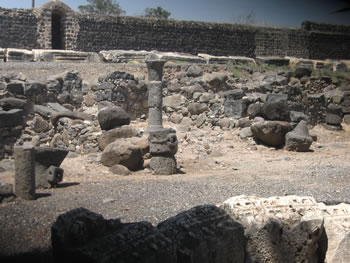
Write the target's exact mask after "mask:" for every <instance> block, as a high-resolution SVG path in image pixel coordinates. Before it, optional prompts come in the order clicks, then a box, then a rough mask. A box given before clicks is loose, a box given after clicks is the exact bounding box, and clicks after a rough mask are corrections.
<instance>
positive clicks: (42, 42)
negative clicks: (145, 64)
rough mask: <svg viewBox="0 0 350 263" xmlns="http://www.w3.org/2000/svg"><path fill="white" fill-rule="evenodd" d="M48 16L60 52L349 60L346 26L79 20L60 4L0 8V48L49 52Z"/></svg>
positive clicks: (90, 17) (89, 17) (349, 34)
mask: <svg viewBox="0 0 350 263" xmlns="http://www.w3.org/2000/svg"><path fill="white" fill-rule="evenodd" d="M52 13H55V14H59V15H60V16H61V19H62V21H61V23H62V25H61V26H62V31H63V36H62V43H63V45H62V46H63V47H64V48H65V49H72V50H79V51H94V52H98V51H101V50H115V49H124V50H159V51H169V52H184V53H190V54H195V55H196V54H198V53H207V54H211V55H216V56H246V57H253V58H254V57H257V56H280V57H284V56H293V57H299V58H310V59H350V26H343V25H328V24H320V23H313V22H304V23H303V24H302V27H301V28H300V29H289V28H272V27H258V26H248V25H237V24H219V23H204V22H193V21H176V20H157V19H145V18H140V17H111V16H102V15H92V14H89V15H83V14H79V13H75V12H74V11H73V10H71V9H70V8H69V7H68V6H66V5H65V4H63V3H61V2H49V3H47V4H45V5H44V6H42V7H40V8H37V9H34V10H31V9H3V8H0V28H1V30H0V47H1V48H27V49H28V48H51V47H52V31H51V23H52Z"/></svg>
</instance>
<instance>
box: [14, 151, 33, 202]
mask: <svg viewBox="0 0 350 263" xmlns="http://www.w3.org/2000/svg"><path fill="white" fill-rule="evenodd" d="M14 155H15V194H16V196H18V197H20V198H22V199H25V200H34V199H35V198H36V197H35V149H34V147H32V146H15V148H14Z"/></svg>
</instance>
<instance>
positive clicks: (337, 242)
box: [51, 196, 350, 263]
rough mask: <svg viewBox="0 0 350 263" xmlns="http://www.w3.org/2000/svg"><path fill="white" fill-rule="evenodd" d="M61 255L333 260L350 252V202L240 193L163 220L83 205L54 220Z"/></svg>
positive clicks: (222, 262) (192, 262) (245, 261)
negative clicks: (125, 219)
mask: <svg viewBox="0 0 350 263" xmlns="http://www.w3.org/2000/svg"><path fill="white" fill-rule="evenodd" d="M51 231H52V248H53V256H54V259H55V262H77V261H81V260H87V261H89V262H130V263H131V262H141V261H142V262H189V263H196V262H198V263H205V262H208V263H209V262H210V263H215V262H218V263H226V262H229V263H249V262H256V263H259V262H283V263H292V262H310V263H313V262H314V263H318V262H327V263H339V262H348V261H349V260H350V254H349V245H350V205H348V204H339V205H333V206H327V205H325V204H323V203H317V202H316V201H315V200H314V199H313V198H311V197H299V196H284V197H271V198H257V197H254V196H237V197H233V198H231V199H228V200H227V201H225V202H224V203H223V204H221V205H219V206H214V205H203V206H198V207H194V208H192V209H190V210H188V211H185V212H182V213H180V214H179V215H177V216H174V217H172V218H169V219H167V220H165V221H163V222H161V223H159V224H158V225H157V226H152V225H151V224H150V223H148V222H138V223H122V222H121V221H120V220H119V219H110V220H106V219H104V218H103V217H102V216H101V215H99V214H96V213H93V212H91V211H89V210H87V209H84V208H79V209H74V210H72V211H69V212H67V213H65V214H62V215H60V216H59V217H58V218H57V220H56V222H55V223H54V224H53V226H52V230H51Z"/></svg>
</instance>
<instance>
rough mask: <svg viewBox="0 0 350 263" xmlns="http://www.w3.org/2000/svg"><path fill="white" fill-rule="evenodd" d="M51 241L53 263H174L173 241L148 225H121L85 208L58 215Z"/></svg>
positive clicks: (52, 230) (116, 220) (145, 223)
mask: <svg viewBox="0 0 350 263" xmlns="http://www.w3.org/2000/svg"><path fill="white" fill-rule="evenodd" d="M51 240H52V249H53V256H54V259H55V262H81V261H87V262H96V263H102V262H104V263H112V262H115V263H138V262H152V263H153V262H154V263H162V262H169V263H177V261H176V249H175V247H174V245H173V243H172V241H171V240H170V239H169V238H166V237H165V236H164V235H163V234H162V233H161V232H160V231H159V230H157V229H156V228H155V227H153V226H152V225H151V224H150V223H148V222H140V223H128V224H122V223H121V222H120V220H119V219H112V220H106V219H104V218H103V217H102V215H99V214H96V213H93V212H91V211H89V210H87V209H85V208H78V209H74V210H71V211H69V212H67V213H65V214H62V215H60V216H59V217H58V218H57V220H56V222H55V223H54V224H53V225H52V228H51Z"/></svg>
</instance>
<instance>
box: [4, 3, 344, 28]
mask: <svg viewBox="0 0 350 263" xmlns="http://www.w3.org/2000/svg"><path fill="white" fill-rule="evenodd" d="M46 2H48V0H35V5H36V6H40V5H42V4H44V3H46ZM61 2H64V3H66V4H67V5H68V6H70V7H71V8H72V9H73V10H75V11H78V6H79V5H86V4H87V1H86V0H62V1H61ZM117 2H118V3H119V5H120V7H121V8H122V9H123V10H125V11H126V15H128V16H138V15H142V13H143V11H144V10H145V8H154V7H157V6H161V7H162V8H164V9H166V10H167V11H169V12H170V13H171V16H170V18H173V19H178V20H193V21H208V22H224V23H244V22H246V21H247V19H246V18H247V17H248V16H249V15H251V16H252V19H250V21H251V22H254V23H255V24H261V25H272V26H277V27H300V26H301V23H302V22H303V21H305V20H309V21H314V22H323V23H332V24H346V25H350V12H345V13H334V11H335V10H338V9H341V8H344V7H346V6H350V1H349V0H117ZM31 6H32V0H0V7H4V8H31Z"/></svg>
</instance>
